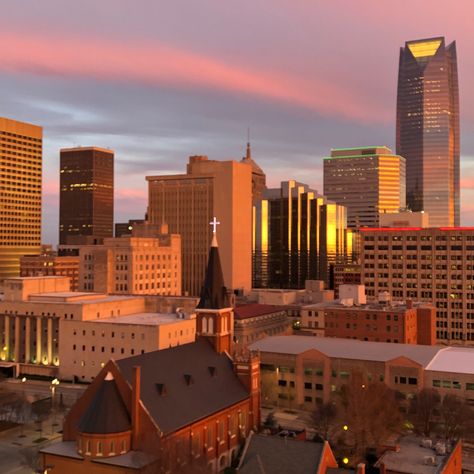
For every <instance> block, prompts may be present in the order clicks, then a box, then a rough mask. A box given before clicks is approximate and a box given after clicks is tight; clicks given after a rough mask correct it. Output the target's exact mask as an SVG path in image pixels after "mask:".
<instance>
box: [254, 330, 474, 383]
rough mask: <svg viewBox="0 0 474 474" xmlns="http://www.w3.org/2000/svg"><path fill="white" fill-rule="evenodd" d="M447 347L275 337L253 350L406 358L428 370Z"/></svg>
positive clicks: (263, 340) (344, 357) (374, 358)
mask: <svg viewBox="0 0 474 474" xmlns="http://www.w3.org/2000/svg"><path fill="white" fill-rule="evenodd" d="M443 347H444V346H422V345H416V344H396V343H391V342H369V341H358V340H355V339H340V338H335V337H316V336H273V337H267V338H265V339H261V340H260V341H257V342H254V343H253V344H251V345H250V349H252V350H260V351H261V352H274V353H283V354H294V355H297V354H301V353H303V352H306V351H309V350H311V349H315V350H317V351H319V352H322V353H323V354H326V355H327V356H328V357H331V358H338V359H352V360H371V361H378V362H386V361H389V360H392V359H396V358H397V357H406V358H408V359H411V360H413V361H414V362H417V363H418V364H420V365H422V366H423V367H424V368H427V366H428V365H429V364H430V362H431V361H432V360H433V358H434V357H435V356H436V355H437V354H438V352H440V351H442V350H443ZM470 350H471V351H472V355H471V357H474V348H473V349H470ZM471 367H472V369H471V373H473V374H474V365H471ZM431 370H433V369H431ZM449 371H450V372H456V371H457V367H456V366H453V367H452V368H451V370H449Z"/></svg>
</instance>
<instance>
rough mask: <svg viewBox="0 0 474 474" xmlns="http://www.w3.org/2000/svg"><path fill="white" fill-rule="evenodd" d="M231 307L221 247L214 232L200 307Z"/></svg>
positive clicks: (198, 306)
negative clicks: (223, 270)
mask: <svg viewBox="0 0 474 474" xmlns="http://www.w3.org/2000/svg"><path fill="white" fill-rule="evenodd" d="M228 307H229V300H228V297H227V290H226V288H225V286H224V276H223V274H222V267H221V260H220V258H219V248H218V246H217V238H216V234H213V237H212V244H211V250H210V252H209V260H208V263H207V269H206V276H205V278H204V285H203V287H202V290H201V299H200V300H199V303H198V305H197V308H198V309H222V308H228Z"/></svg>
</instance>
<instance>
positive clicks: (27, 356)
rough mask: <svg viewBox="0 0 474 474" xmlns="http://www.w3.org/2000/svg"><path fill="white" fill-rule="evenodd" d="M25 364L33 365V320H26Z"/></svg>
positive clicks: (27, 318)
mask: <svg viewBox="0 0 474 474" xmlns="http://www.w3.org/2000/svg"><path fill="white" fill-rule="evenodd" d="M25 319H26V320H25V364H29V363H31V319H30V318H29V317H26V318H25Z"/></svg>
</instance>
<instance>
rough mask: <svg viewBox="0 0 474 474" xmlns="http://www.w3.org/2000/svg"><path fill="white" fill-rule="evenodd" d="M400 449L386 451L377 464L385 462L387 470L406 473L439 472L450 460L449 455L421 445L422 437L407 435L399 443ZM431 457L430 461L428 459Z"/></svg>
mask: <svg viewBox="0 0 474 474" xmlns="http://www.w3.org/2000/svg"><path fill="white" fill-rule="evenodd" d="M397 444H398V445H399V446H400V450H399V451H398V452H397V451H391V450H390V451H386V452H385V453H384V454H382V456H381V457H380V459H379V460H378V461H377V464H376V466H380V464H381V463H383V464H385V468H386V469H387V471H396V472H397V473H406V474H438V473H440V472H444V471H442V470H441V469H440V468H441V467H442V466H443V465H444V464H445V463H446V461H447V460H448V457H449V454H448V455H443V456H438V455H437V454H436V451H435V450H434V449H432V448H424V447H423V446H421V438H418V437H416V436H405V437H404V438H401V439H400V441H399V442H398V443H397ZM428 459H429V461H428Z"/></svg>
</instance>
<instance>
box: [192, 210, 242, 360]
mask: <svg viewBox="0 0 474 474" xmlns="http://www.w3.org/2000/svg"><path fill="white" fill-rule="evenodd" d="M210 224H211V225H212V226H213V235H212V243H211V249H210V251H209V260H208V263H207V270H206V276H205V278H204V284H203V286H202V290H201V297H200V300H199V303H198V305H197V307H196V333H197V335H198V336H200V337H204V338H205V339H208V340H209V341H210V342H211V343H212V344H213V345H214V348H215V349H216V351H217V352H224V351H227V352H231V345H232V335H233V330H234V311H233V309H232V307H231V306H230V304H229V298H228V296H227V290H226V287H225V286H224V276H223V274H222V267H221V260H220V257H219V247H218V245H217V235H216V228H217V225H218V224H219V222H217V219H216V218H215V217H214V219H213V221H212V222H211V223H210Z"/></svg>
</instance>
